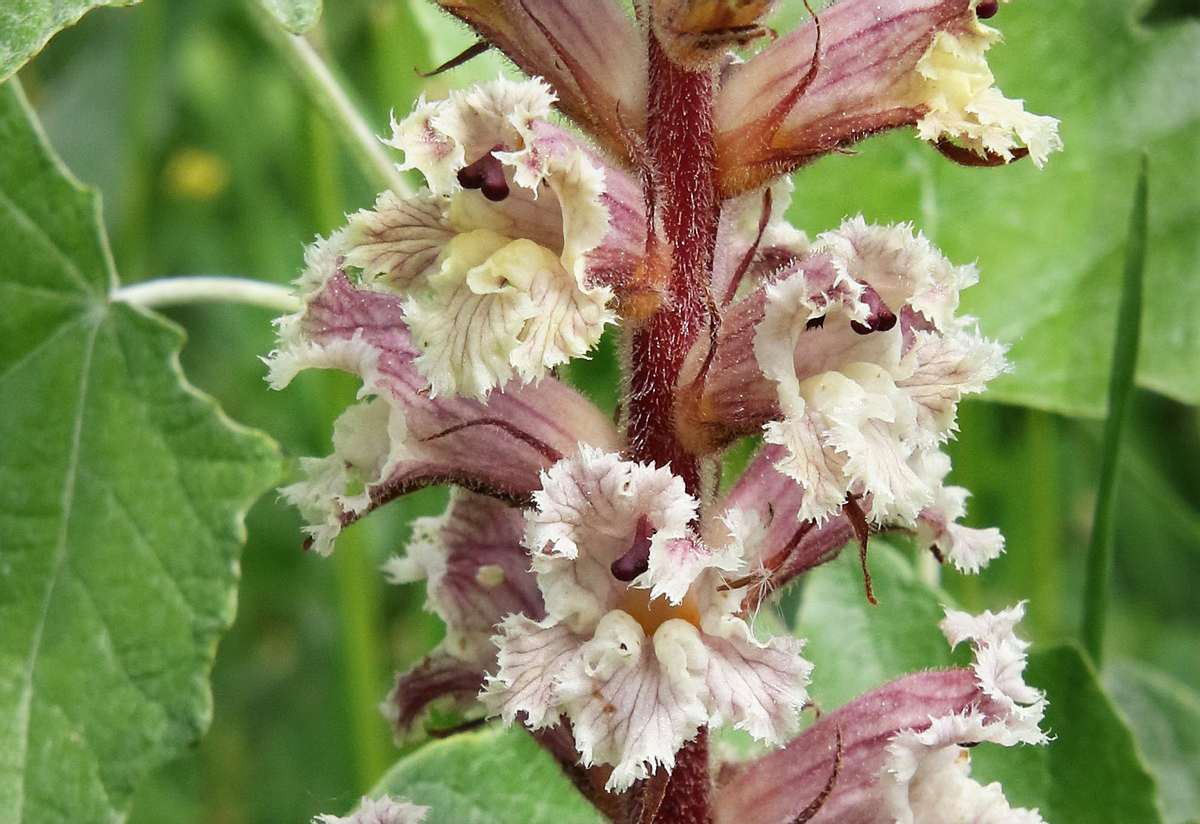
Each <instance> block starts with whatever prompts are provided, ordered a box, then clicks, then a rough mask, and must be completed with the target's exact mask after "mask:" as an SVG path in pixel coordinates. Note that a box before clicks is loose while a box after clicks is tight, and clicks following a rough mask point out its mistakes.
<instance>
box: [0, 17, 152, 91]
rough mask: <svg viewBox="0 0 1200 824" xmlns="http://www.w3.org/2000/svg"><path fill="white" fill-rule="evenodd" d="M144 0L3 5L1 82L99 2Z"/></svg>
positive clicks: (1, 19) (0, 37) (1, 20)
mask: <svg viewBox="0 0 1200 824" xmlns="http://www.w3.org/2000/svg"><path fill="white" fill-rule="evenodd" d="M139 2H141V0H18V2H15V3H14V2H7V3H5V4H4V6H3V7H2V8H0V82H3V81H5V80H7V79H8V78H9V76H10V75H11V74H12V73H13V72H15V71H16V70H17V69H19V68H21V66H23V65H25V62H26V61H27V60H29V58H31V57H33V56H34V55H35V54H37V53H38V52H40V51H41V50H42V47H43V46H45V45H46V41H48V40H49V39H50V38H51V37H53V36H54V35H55V34H57V33H58V32H60V31H62V30H63V29H65V28H67V27H68V26H73V25H74V24H75V23H77V22H79V18H80V17H83V15H84V14H85V13H87V12H89V11H91V10H92V9H94V8H97V7H99V6H131V5H134V4H136V3H139Z"/></svg>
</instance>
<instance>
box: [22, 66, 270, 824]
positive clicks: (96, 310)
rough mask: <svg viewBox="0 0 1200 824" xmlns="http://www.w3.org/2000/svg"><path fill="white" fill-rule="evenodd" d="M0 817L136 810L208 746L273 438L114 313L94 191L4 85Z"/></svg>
mask: <svg viewBox="0 0 1200 824" xmlns="http://www.w3.org/2000/svg"><path fill="white" fill-rule="evenodd" d="M0 250H3V252H2V256H0V307H2V308H0V627H2V628H3V632H0V823H2V824H16V823H17V822H22V824H42V823H43V822H46V823H47V824H48V823H49V822H63V824H67V822H70V824H80V822H87V823H88V824H93V823H94V824H100V823H101V822H115V821H121V820H123V819H124V817H125V813H126V811H127V808H128V805H129V800H130V795H131V792H132V789H133V787H134V784H135V782H137V781H138V780H139V778H140V777H141V776H142V775H143V774H145V773H146V772H147V771H148V770H150V769H152V768H153V767H155V766H157V765H158V764H160V763H161V762H163V761H164V760H166V759H168V758H170V757H172V756H174V755H176V754H177V753H178V752H180V751H181V750H182V749H183V748H184V747H185V746H186V745H188V744H190V743H192V742H194V741H195V739H196V738H197V736H198V735H199V733H200V731H201V730H202V729H203V728H204V726H205V725H206V724H207V722H208V718H209V715H210V712H211V707H210V695H209V690H208V683H207V676H208V672H209V669H210V667H211V663H212V657H213V654H214V651H215V647H216V642H217V639H218V637H219V636H220V634H221V633H222V632H223V631H224V630H225V629H226V628H227V627H228V625H229V623H230V622H231V620H232V618H233V612H234V594H235V584H236V580H237V552H238V546H239V544H240V542H241V541H242V539H243V527H242V515H243V513H244V512H245V510H246V509H247V507H249V505H250V504H251V503H252V502H253V500H254V499H255V497H257V495H258V494H259V493H261V492H262V491H263V489H264V488H265V487H266V486H268V485H269V484H270V483H271V482H272V481H273V480H274V479H275V478H276V476H277V473H278V457H277V455H276V451H275V448H274V446H273V444H272V443H271V442H270V441H269V440H268V439H267V438H265V437H264V436H261V435H258V434H254V433H251V432H248V431H245V430H241V429H239V428H237V427H236V426H234V425H233V424H231V423H230V422H229V421H228V420H227V419H226V418H224V417H223V415H222V414H221V412H220V410H219V409H217V407H216V405H215V404H214V403H213V402H212V401H211V400H210V399H208V398H205V397H202V396H200V395H199V394H198V393H197V392H196V391H195V390H193V389H191V388H190V387H189V386H188V385H187V384H186V383H184V382H183V379H182V376H181V375H180V372H179V368H178V364H177V362H176V354H177V351H178V349H179V346H180V344H181V340H182V337H181V335H180V333H179V331H178V330H177V329H175V328H174V327H172V326H170V325H169V324H167V323H166V322H164V321H163V320H161V319H159V318H157V317H153V316H150V315H148V314H143V313H140V312H138V311H135V310H133V309H131V308H129V307H127V306H123V305H113V304H110V303H109V302H108V294H109V291H110V289H111V287H112V286H113V285H114V284H115V274H114V272H113V268H112V263H111V260H110V257H109V253H108V250H107V247H106V245H105V240H104V236H103V233H102V230H101V228H100V221H99V214H98V202H97V198H96V196H95V194H94V193H92V192H90V191H88V190H85V189H83V188H82V187H80V186H79V185H78V184H76V183H75V182H73V180H72V179H70V177H69V176H68V174H67V173H66V172H65V170H64V169H63V168H62V167H61V165H60V164H59V162H58V160H57V159H56V158H55V157H54V156H53V154H52V153H51V151H50V149H49V148H48V147H47V145H46V144H45V141H44V139H43V137H42V135H41V134H40V131H39V130H38V127H37V126H36V124H35V122H34V121H33V118H32V114H31V113H30V111H29V110H28V108H27V106H26V103H25V101H24V99H23V96H22V95H21V93H20V90H19V88H17V87H16V86H15V85H14V83H11V82H10V83H8V84H6V85H4V86H0Z"/></svg>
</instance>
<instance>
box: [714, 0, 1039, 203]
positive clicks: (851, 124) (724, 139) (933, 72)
mask: <svg viewBox="0 0 1200 824" xmlns="http://www.w3.org/2000/svg"><path fill="white" fill-rule="evenodd" d="M974 6H975V2H973V0H889V2H877V1H876V0H843V2H840V3H837V4H835V5H833V6H831V7H830V8H828V9H826V10H824V11H822V12H821V13H820V25H819V26H817V25H815V24H813V23H810V24H808V25H806V26H804V27H802V28H801V29H799V30H797V31H796V32H794V33H792V34H790V35H788V36H786V37H782V38H780V39H778V40H776V41H775V43H773V44H772V45H771V46H770V47H769V48H767V49H765V50H763V51H762V52H761V53H760V54H758V55H756V56H755V57H754V58H752V59H751V60H750V61H749V62H747V63H746V64H745V65H744V66H742V67H740V68H738V69H737V70H735V71H734V72H733V73H732V74H731V76H730V78H729V80H728V81H727V82H726V83H725V84H724V85H723V87H722V89H721V92H720V95H719V96H718V99H717V104H716V108H715V112H714V118H715V120H716V123H717V129H718V136H717V163H718V169H719V172H720V184H721V188H722V191H723V193H724V194H725V195H726V196H727V197H731V196H734V195H737V194H739V193H741V192H744V191H747V190H749V189H753V188H755V187H757V186H759V185H761V184H762V183H764V182H766V181H768V180H771V179H772V178H774V177H776V176H777V175H780V174H784V173H786V172H789V171H792V170H794V169H796V168H798V167H800V166H802V165H804V164H806V163H809V162H811V161H812V160H814V159H816V158H817V157H819V156H821V155H822V154H825V153H827V152H830V151H833V150H835V149H838V148H840V147H843V146H846V145H848V144H850V143H853V142H854V141H857V140H860V139H861V138H863V137H866V136H868V135H871V134H874V133H876V132H879V131H882V130H885V129H891V128H895V127H898V126H906V125H907V126H914V125H915V126H917V127H918V134H919V135H920V137H921V138H922V139H926V140H932V141H935V142H937V143H938V145H939V148H943V147H944V146H945V147H948V148H943V151H944V152H945V153H946V154H947V155H948V156H950V157H955V158H958V157H962V158H963V160H966V159H969V158H971V157H972V156H973V157H976V158H977V159H978V162H979V163H980V164H981V165H987V164H988V163H994V162H1006V161H1009V160H1012V159H1014V158H1015V157H1018V156H1021V155H1023V154H1026V153H1028V154H1030V155H1032V156H1033V159H1034V161H1035V163H1037V165H1039V166H1040V165H1041V164H1042V163H1043V162H1044V161H1045V158H1046V155H1048V154H1049V153H1050V152H1052V151H1055V150H1057V149H1059V148H1061V143H1060V141H1059V140H1058V134H1057V121H1055V120H1054V119H1053V118H1046V117H1037V116H1034V115H1029V114H1027V113H1025V111H1024V110H1023V108H1022V107H1021V104H1020V101H1011V100H1006V99H1005V98H1004V97H1003V96H1002V95H1001V94H1000V93H999V92H998V91H997V90H996V89H994V88H992V85H991V84H992V82H993V77H992V75H991V72H990V71H989V70H988V68H987V64H986V62H985V61H984V59H983V53H984V51H986V50H987V48H988V47H989V46H990V45H991V44H992V43H993V42H995V41H996V40H997V39H998V37H999V33H998V32H996V31H995V30H994V29H990V28H988V27H987V26H983V25H981V24H980V23H979V22H978V20H977V19H976V16H975V11H974ZM818 30H819V34H818ZM818 41H819V45H818ZM1020 144H1024V148H1018V146H1019V145H1020Z"/></svg>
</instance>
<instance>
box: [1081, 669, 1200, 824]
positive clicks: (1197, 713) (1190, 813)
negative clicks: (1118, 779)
mask: <svg viewBox="0 0 1200 824" xmlns="http://www.w3.org/2000/svg"><path fill="white" fill-rule="evenodd" d="M1114 664H1115V666H1113V667H1111V668H1109V669H1107V670H1106V672H1105V677H1104V685H1105V687H1106V688H1107V689H1108V691H1109V694H1110V695H1112V696H1113V700H1114V701H1115V702H1116V704H1117V706H1119V707H1120V708H1121V711H1122V712H1123V713H1124V714H1125V716H1126V717H1127V718H1128V719H1129V726H1130V729H1132V730H1133V734H1134V738H1135V739H1137V743H1138V746H1139V748H1140V749H1141V751H1142V752H1143V753H1144V754H1145V756H1146V760H1147V762H1148V763H1149V764H1150V765H1151V766H1152V767H1153V769H1154V777H1155V779H1156V780H1157V782H1158V789H1159V800H1160V801H1161V802H1162V809H1163V820H1164V821H1165V822H1166V824H1183V822H1185V821H1200V781H1197V780H1196V777H1197V776H1200V694H1197V693H1196V691H1195V690H1191V689H1188V687H1186V686H1184V685H1183V684H1181V683H1179V682H1178V681H1176V680H1174V679H1173V678H1170V677H1168V676H1166V675H1163V674H1162V673H1160V672H1157V671H1155V670H1154V669H1153V668H1148V667H1146V666H1145V665H1144V664H1134V663H1133V662H1131V661H1119V662H1114Z"/></svg>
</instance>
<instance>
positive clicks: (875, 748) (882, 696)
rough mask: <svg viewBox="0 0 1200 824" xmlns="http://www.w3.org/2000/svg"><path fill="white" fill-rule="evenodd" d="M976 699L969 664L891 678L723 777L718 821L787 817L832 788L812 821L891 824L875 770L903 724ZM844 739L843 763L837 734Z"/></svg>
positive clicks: (921, 724)
mask: <svg viewBox="0 0 1200 824" xmlns="http://www.w3.org/2000/svg"><path fill="white" fill-rule="evenodd" d="M978 698H979V690H978V688H977V686H976V684H975V679H974V676H973V675H972V673H971V672H970V671H969V670H948V671H942V672H924V673H919V674H916V675H909V676H906V677H904V678H901V679H900V680H898V681H893V682H892V683H890V684H886V685H885V686H882V687H880V688H878V689H876V690H872V691H871V692H869V693H867V694H866V695H864V696H863V697H862V698H859V699H857V700H855V701H852V702H851V703H849V704H847V705H846V706H844V707H841V708H840V709H838V710H837V711H836V712H833V713H830V714H828V715H826V716H825V717H824V718H822V719H821V720H820V721H818V722H817V723H816V724H814V725H813V726H811V727H809V728H808V729H807V730H805V731H804V732H802V733H801V734H800V735H798V736H797V737H796V738H794V739H793V740H792V741H791V743H789V744H788V745H787V746H786V747H784V748H783V749H781V750H776V751H775V752H771V753H768V754H767V755H765V756H763V757H762V758H760V759H759V760H758V761H755V762H753V763H752V764H750V765H748V766H745V767H740V768H738V767H735V768H733V769H731V770H730V771H729V772H730V773H732V774H731V775H727V776H722V777H721V778H720V779H719V781H720V789H719V791H718V792H717V797H716V802H715V805H714V807H715V809H714V812H715V820H716V822H717V824H789V822H791V821H793V820H794V819H795V817H796V816H797V815H798V814H799V813H800V812H801V811H802V810H804V809H805V808H806V807H808V806H809V804H810V803H812V801H813V800H814V799H816V798H817V797H818V796H819V795H821V793H822V792H823V791H824V789H825V787H826V785H827V783H828V782H829V778H830V776H831V775H832V774H833V772H834V769H835V767H836V768H837V771H838V776H837V780H836V782H835V783H834V785H833V791H832V793H831V794H830V795H829V797H828V798H827V799H826V801H825V804H824V806H823V807H822V808H821V811H820V812H819V813H817V815H816V816H814V817H813V818H812V819H811V820H812V822H813V824H820V823H821V822H824V824H834V822H837V824H843V823H844V824H851V822H853V824H892V819H891V818H889V817H888V813H887V811H886V810H885V809H884V806H883V804H882V803H881V799H880V797H879V796H880V793H879V790H878V788H877V784H878V776H879V772H880V770H881V769H883V767H884V763H885V761H886V757H887V753H886V749H887V745H888V742H889V741H890V740H891V738H892V737H893V736H894V735H896V734H897V733H898V732H900V731H901V730H906V729H924V728H926V727H928V726H929V724H930V719H931V718H933V717H938V716H943V715H949V714H952V713H957V712H959V711H961V710H962V709H963V708H965V707H968V706H970V705H971V703H972V702H973V701H976V700H977V699H978ZM839 737H840V738H841V756H840V760H841V764H840V767H838V766H837V761H838V738H839Z"/></svg>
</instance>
